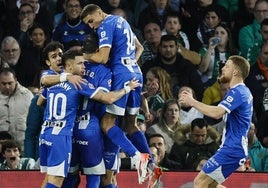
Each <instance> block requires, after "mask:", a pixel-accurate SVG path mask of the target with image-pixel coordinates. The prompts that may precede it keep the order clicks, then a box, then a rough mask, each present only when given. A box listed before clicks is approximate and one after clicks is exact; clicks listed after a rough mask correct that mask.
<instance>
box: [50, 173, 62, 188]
mask: <svg viewBox="0 0 268 188" xmlns="http://www.w3.org/2000/svg"><path fill="white" fill-rule="evenodd" d="M63 180H64V177H61V176H52V175H48V176H47V182H48V183H51V184H53V185H55V186H57V187H61V186H62V183H63Z"/></svg>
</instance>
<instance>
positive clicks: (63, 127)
mask: <svg viewBox="0 0 268 188" xmlns="http://www.w3.org/2000/svg"><path fill="white" fill-rule="evenodd" d="M81 86H82V89H81V90H76V89H75V87H74V85H73V84H71V83H69V82H61V83H59V84H56V85H54V86H51V87H49V88H47V91H45V90H44V92H43V93H42V95H43V96H44V97H45V98H46V99H47V105H46V110H45V114H44V124H43V125H42V131H41V134H42V133H43V132H44V131H49V130H50V131H51V134H54V135H69V136H72V131H73V126H74V121H75V118H76V113H77V109H78V105H79V102H80V94H82V95H85V96H87V97H89V98H91V97H93V96H94V94H95V93H96V89H95V87H94V85H92V84H91V83H87V84H86V85H85V84H81Z"/></svg>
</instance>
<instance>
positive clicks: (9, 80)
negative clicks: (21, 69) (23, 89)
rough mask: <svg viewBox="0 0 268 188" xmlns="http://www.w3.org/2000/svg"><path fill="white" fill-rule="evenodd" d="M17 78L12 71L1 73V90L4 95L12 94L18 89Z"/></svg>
mask: <svg viewBox="0 0 268 188" xmlns="http://www.w3.org/2000/svg"><path fill="white" fill-rule="evenodd" d="M16 85H17V80H16V79H15V78H14V75H13V74H12V73H10V72H8V73H7V74H3V73H2V74H1V75H0V91H1V93H2V94H3V95H6V96H10V95H12V94H13V92H14V91H15V89H16Z"/></svg>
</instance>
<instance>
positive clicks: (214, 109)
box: [179, 91, 226, 119]
mask: <svg viewBox="0 0 268 188" xmlns="http://www.w3.org/2000/svg"><path fill="white" fill-rule="evenodd" d="M179 103H180V105H183V106H192V107H194V108H196V109H197V110H199V111H200V112H201V113H202V114H204V115H207V116H209V117H212V118H215V119H219V118H221V117H222V116H223V115H224V114H225V113H226V111H225V109H224V108H222V107H220V106H211V105H207V104H204V103H201V102H199V101H197V100H195V99H194V98H193V96H192V94H190V93H189V92H187V91H183V92H182V93H181V94H180V95H179Z"/></svg>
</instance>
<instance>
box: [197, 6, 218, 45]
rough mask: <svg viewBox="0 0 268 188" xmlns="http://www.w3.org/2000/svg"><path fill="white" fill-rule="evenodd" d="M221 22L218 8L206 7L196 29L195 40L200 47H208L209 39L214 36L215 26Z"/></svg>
mask: <svg viewBox="0 0 268 188" xmlns="http://www.w3.org/2000/svg"><path fill="white" fill-rule="evenodd" d="M221 21H222V16H221V12H220V10H219V9H218V6H208V7H207V8H206V9H205V15H204V17H203V19H202V20H201V22H200V24H199V25H198V28H197V33H196V34H197V38H198V39H199V41H200V43H201V46H200V48H201V47H207V46H208V45H209V39H210V38H211V37H212V36H213V35H214V32H215V28H216V26H217V25H218V24H219V23H220V22H221Z"/></svg>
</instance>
